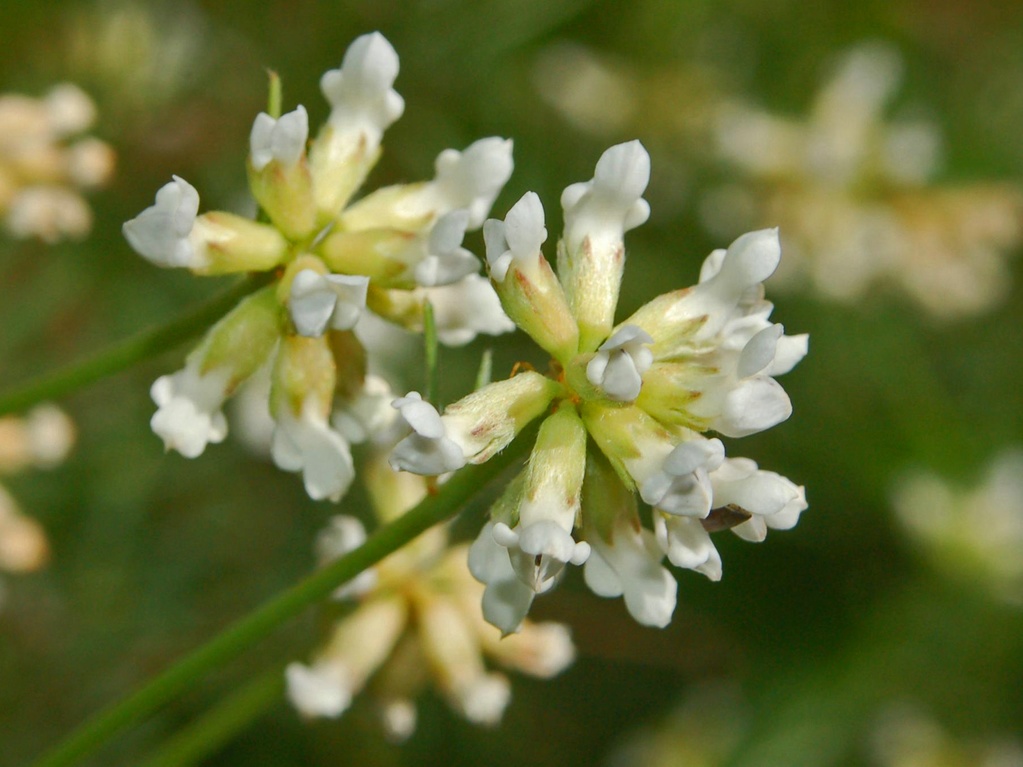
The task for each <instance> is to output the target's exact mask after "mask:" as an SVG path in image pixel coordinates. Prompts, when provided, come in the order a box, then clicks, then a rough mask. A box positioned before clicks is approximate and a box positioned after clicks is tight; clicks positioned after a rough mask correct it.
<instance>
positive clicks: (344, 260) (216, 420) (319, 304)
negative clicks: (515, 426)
mask: <svg viewBox="0 0 1023 767" xmlns="http://www.w3.org/2000/svg"><path fill="white" fill-rule="evenodd" d="M397 75H398V57H397V54H396V53H395V52H394V49H393V48H392V47H391V45H390V43H388V42H387V40H385V39H384V38H383V37H382V36H381V35H380V34H378V33H373V34H369V35H364V36H363V37H360V38H358V39H357V40H355V41H354V42H353V43H352V45H351V46H350V47H349V49H348V51H347V52H346V54H345V56H344V60H343V62H342V65H341V68H340V69H335V70H331V71H329V72H327V73H326V74H325V75H324V76H323V78H322V80H321V82H320V86H321V90H322V91H323V94H324V95H325V97H326V98H327V101H328V102H329V103H330V107H331V111H330V115H329V117H328V119H327V121H326V123H325V124H324V126H323V127H322V129H321V130H320V132H319V134H318V135H317V137H316V138H315V139H314V140H313V141H312V142H311V143H310V142H309V141H308V136H309V122H308V116H307V114H306V110H305V109H304V108H303V107H302V106H299V107H298V108H296V109H295V110H294V111H292V112H289V113H287V114H284V115H280V116H279V117H275V116H271V115H269V114H266V113H261V114H260V115H258V116H257V117H256V119H255V121H254V123H253V126H252V132H251V135H250V153H249V158H248V163H247V166H248V180H249V188H250V190H251V192H252V194H253V196H254V197H255V199H256V201H257V202H258V203H259V205H260V207H261V209H262V211H263V212H264V213H265V216H266V218H267V219H268V221H266V222H263V221H253V220H250V219H246V218H243V217H241V216H237V215H234V214H232V213H227V212H223V211H212V212H208V213H204V214H202V215H199V195H198V193H197V192H196V190H195V188H194V187H192V185H191V184H189V183H188V182H187V181H185V180H184V179H182V178H178V177H174V179H173V181H171V182H170V183H168V184H167V185H165V186H164V187H162V188H161V189H160V190H159V192H157V195H156V203H155V205H153V206H152V207H150V208H148V209H146V210H144V211H143V212H142V213H141V214H139V215H138V216H137V217H136V218H134V219H132V220H131V221H129V222H127V223H126V224H125V225H124V234H125V237H126V238H127V239H128V242H129V243H130V244H131V245H132V247H133V248H134V249H135V250H136V251H138V253H140V254H141V255H142V256H144V257H145V258H146V259H148V260H149V261H151V262H153V263H154V264H156V265H158V266H162V267H183V268H187V269H190V270H191V271H192V272H194V273H196V274H202V275H216V274H227V273H238V272H270V273H271V274H272V275H273V278H274V280H273V284H271V285H269V286H267V287H265V288H263V289H262V290H260V291H258V292H256V293H255V294H253V295H252V296H250V297H249V298H247V299H246V300H244V301H242V302H241V303H240V304H239V306H238V307H237V308H236V309H234V310H233V311H232V312H230V313H229V314H228V315H227V316H226V317H225V318H224V319H223V320H222V321H221V322H220V323H219V324H217V325H216V326H215V327H214V328H213V329H212V330H211V331H210V332H209V333H208V334H207V336H206V338H205V339H204V340H203V342H202V343H201V344H200V346H199V347H198V348H197V349H196V350H194V351H193V352H192V353H191V354H190V355H189V357H188V360H187V363H186V365H185V367H184V369H183V370H180V371H179V372H177V373H175V374H173V375H169V376H164V377H162V378H160V379H159V380H157V381H156V383H154V384H153V387H152V392H151V393H152V397H153V399H154V401H155V402H156V404H157V405H158V406H159V409H158V411H157V413H156V414H155V415H154V416H153V420H152V427H153V430H154V431H155V432H156V433H157V434H158V435H159V436H161V437H162V438H163V440H164V443H165V445H166V446H167V447H168V448H173V449H176V450H178V451H179V452H180V453H181V454H182V455H185V456H187V457H195V456H198V455H199V454H201V453H202V452H203V450H204V449H205V448H206V445H207V444H209V443H211V442H213V443H215V442H220V441H221V440H223V439H224V437H225V436H226V433H227V422H226V419H225V417H224V414H223V412H222V405H223V404H224V402H225V400H226V399H227V398H228V397H229V396H230V395H231V394H232V393H233V392H234V391H235V389H236V388H237V387H238V386H239V384H241V383H242V382H243V381H244V380H246V379H247V378H249V377H250V376H252V375H253V373H255V372H256V371H257V370H258V369H259V368H261V367H262V366H264V365H270V366H271V367H272V371H273V372H272V377H273V388H272V392H271V395H270V397H271V403H270V404H271V413H272V415H273V417H274V419H275V423H276V428H275V431H274V435H273V445H272V453H273V458H274V461H275V463H276V464H277V465H278V466H279V467H280V468H282V469H285V470H287V471H296V472H297V471H301V472H302V473H303V478H304V481H305V487H306V490H307V491H308V493H309V495H310V496H311V497H312V498H314V499H324V498H329V499H333V500H336V499H338V498H340V496H341V495H342V494H343V493H344V492H345V491H346V490H347V488H348V486H349V484H350V482H351V480H352V477H353V466H352V458H351V452H350V447H349V445H350V443H352V442H357V441H359V440H360V439H361V438H362V437H361V436H360V435H363V436H364V434H365V432H366V430H367V429H366V428H365V426H366V425H365V424H362V423H361V421H362V420H363V419H362V418H361V417H360V415H359V414H360V413H364V412H365V410H366V407H365V402H364V399H365V397H366V396H370V397H371V398H374V401H376V399H375V398H376V394H375V393H367V392H366V388H365V352H364V349H363V347H362V345H361V343H360V342H359V340H358V338H356V336H355V335H354V333H353V328H354V326H355V324H356V322H357V321H358V319H359V317H360V315H361V313H362V312H363V310H364V309H366V308H367V307H368V308H369V309H372V310H373V311H374V312H376V313H377V314H379V315H381V316H382V317H384V318H386V319H388V320H391V321H393V322H395V323H398V324H401V325H403V326H405V327H408V328H411V329H420V328H421V327H422V323H423V315H424V306H425V304H426V302H427V301H429V302H430V303H431V304H433V305H434V306H435V307H436V311H435V316H436V317H437V327H438V335H439V338H440V340H441V341H443V342H445V343H451V344H459V343H466V342H468V341H469V340H471V339H472V338H474V337H475V335H476V334H477V333H480V332H484V333H503V332H507V331H509V330H511V329H513V325H512V324H511V323H510V321H509V320H508V318H507V317H505V316H504V314H503V312H502V311H501V309H500V305H499V302H498V300H497V297H496V296H495V294H494V292H493V290H492V288H491V287H490V285H489V284H488V283H487V282H486V280H484V279H483V278H482V277H480V276H479V275H478V274H477V271H478V269H479V261H478V259H477V258H476V257H475V256H473V255H472V254H471V253H469V252H468V251H467V250H465V249H464V248H462V246H461V244H462V238H463V235H464V234H465V232H466V230H468V229H474V228H478V227H480V226H481V225H482V223H483V220H484V218H485V217H486V215H487V213H488V212H489V210H490V207H491V205H492V204H493V202H494V199H495V198H496V196H497V194H498V193H499V192H500V190H501V188H502V187H503V185H504V183H505V182H506V181H507V179H508V177H509V176H510V174H511V170H512V157H511V142H510V141H508V140H504V139H500V138H486V139H482V140H480V141H477V142H475V143H474V144H472V145H471V146H469V147H468V148H467V149H465V150H464V151H457V150H454V149H447V150H445V151H443V152H441V154H440V155H439V156H438V158H437V162H436V176H435V177H434V179H433V180H431V181H427V182H421V183H416V184H405V185H398V186H391V187H386V188H383V189H379V190H377V191H375V192H373V193H371V194H368V195H366V196H364V197H362V198H361V199H359V200H357V201H355V202H352V199H353V195H354V194H355V193H356V191H357V190H358V189H359V187H360V185H361V184H362V182H363V181H364V179H365V178H366V176H367V174H368V173H369V172H370V170H371V168H372V167H373V166H374V164H375V163H376V162H377V159H378V158H379V157H380V153H381V139H382V137H383V133H384V131H385V130H386V129H387V127H388V126H390V125H391V123H393V122H394V121H395V120H397V119H398V117H400V115H401V113H402V111H403V109H404V102H403V100H402V98H401V96H399V95H398V93H397V92H395V91H394V89H393V88H392V85H393V83H394V81H395V78H396V77H397ZM352 425H354V426H355V427H356V428H348V427H349V426H352Z"/></svg>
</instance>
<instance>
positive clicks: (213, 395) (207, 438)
mask: <svg viewBox="0 0 1023 767" xmlns="http://www.w3.org/2000/svg"><path fill="white" fill-rule="evenodd" d="M230 379H231V371H230V369H228V368H218V369H214V370H211V371H208V372H207V373H205V374H203V373H201V372H200V370H199V366H198V365H197V364H194V363H192V364H188V365H186V366H185V367H184V368H183V369H181V370H179V371H178V372H177V373H174V374H173V375H167V376H161V377H160V378H157V379H156V381H155V382H154V383H153V385H152V387H151V388H150V390H149V394H150V396H151V397H152V398H153V402H155V403H156V405H157V408H158V409H157V411H156V413H155V414H154V415H153V417H152V420H151V421H150V426H151V427H152V429H153V431H154V432H155V433H156V434H157V435H158V436H159V437H160V438H161V439H162V440H163V444H164V447H165V448H167V449H168V450H177V451H178V452H179V453H181V455H183V456H185V457H186V458H196V457H198V456H199V455H201V454H202V452H203V451H204V450H205V449H206V445H208V444H209V443H211V442H212V443H217V442H222V441H223V440H224V437H226V436H227V419H226V418H224V414H223V412H222V411H221V407H222V406H223V404H224V401H225V400H226V399H227V387H228V383H229V381H230Z"/></svg>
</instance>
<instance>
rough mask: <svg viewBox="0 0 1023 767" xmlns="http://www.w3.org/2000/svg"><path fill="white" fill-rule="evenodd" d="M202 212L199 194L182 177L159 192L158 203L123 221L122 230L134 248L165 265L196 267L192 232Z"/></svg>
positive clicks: (157, 195) (148, 258) (158, 264)
mask: <svg viewBox="0 0 1023 767" xmlns="http://www.w3.org/2000/svg"><path fill="white" fill-rule="evenodd" d="M198 213H199V193H198V192H197V191H196V190H195V187H193V186H192V185H191V184H189V183H188V182H187V181H185V180H184V179H183V178H180V177H178V176H174V180H173V181H171V182H170V183H168V184H165V185H164V186H162V187H161V188H160V190H159V191H158V192H157V193H156V204H155V205H152V206H151V207H148V208H146V209H145V210H144V211H142V212H141V213H139V214H138V215H137V216H136V217H135V218H133V219H132V220H131V221H128V222H126V223H125V224H124V227H123V232H124V236H125V238H126V239H127V240H128V243H129V244H130V245H131V246H132V247H133V248H134V249H135V251H136V252H137V253H138V254H139V255H141V256H143V257H144V258H146V259H147V260H149V261H151V262H152V263H154V264H156V265H157V266H164V267H182V266H183V267H189V268H195V267H198V266H201V265H202V264H200V263H198V262H197V258H198V257H197V254H196V250H195V247H194V246H193V245H192V243H191V242H190V241H189V234H191V232H192V228H193V227H194V226H195V219H196V216H197V215H198Z"/></svg>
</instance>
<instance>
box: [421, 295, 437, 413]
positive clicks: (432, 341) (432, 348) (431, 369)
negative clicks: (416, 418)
mask: <svg viewBox="0 0 1023 767" xmlns="http://www.w3.org/2000/svg"><path fill="white" fill-rule="evenodd" d="M423 343H424V344H425V345H426V397H425V398H424V399H426V401H427V402H432V403H433V404H434V405H436V404H437V320H436V318H435V317H434V314H433V304H431V303H430V302H429V301H427V302H426V303H425V304H423Z"/></svg>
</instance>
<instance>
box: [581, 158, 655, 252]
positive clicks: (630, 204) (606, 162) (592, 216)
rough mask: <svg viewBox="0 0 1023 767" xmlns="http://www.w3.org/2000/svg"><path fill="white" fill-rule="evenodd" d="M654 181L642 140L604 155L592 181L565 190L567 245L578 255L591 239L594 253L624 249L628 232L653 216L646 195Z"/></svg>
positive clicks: (599, 161)
mask: <svg viewBox="0 0 1023 767" xmlns="http://www.w3.org/2000/svg"><path fill="white" fill-rule="evenodd" d="M649 181H650V155H648V154H647V151H646V149H644V148H643V145H642V144H641V143H639V142H638V141H629V142H628V143H625V144H618V145H616V146H613V147H611V148H610V149H608V150H607V151H606V152H604V154H602V155H601V156H600V159H599V160H598V161H597V167H596V168H595V170H594V173H593V179H592V180H591V181H583V182H579V183H577V184H572V185H570V186H568V187H566V188H565V191H564V192H562V194H561V207H562V208H563V209H564V211H565V246H566V248H567V250H568V251H569V252H570V253H574V252H577V251H578V250H579V249H580V248H581V247H582V244H583V240H584V239H586V238H589V240H590V247H591V248H592V249H593V251H594V252H602V251H605V250H608V249H614V248H617V247H620V244H621V240H622V237H623V236H624V234H625V232H627V231H629V230H630V229H634V228H636V227H637V226H639V225H640V224H642V223H643V222H645V221H646V220H647V218H649V217H650V206H649V205H648V204H647V201H646V200H644V199H643V192H644V191H645V190H646V185H647V183H649Z"/></svg>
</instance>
